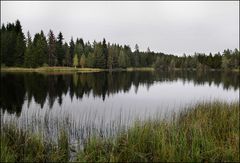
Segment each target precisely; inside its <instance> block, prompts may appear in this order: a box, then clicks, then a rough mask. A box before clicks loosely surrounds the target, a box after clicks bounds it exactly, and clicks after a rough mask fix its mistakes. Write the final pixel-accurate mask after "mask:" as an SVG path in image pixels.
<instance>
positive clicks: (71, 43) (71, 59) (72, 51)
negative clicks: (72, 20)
mask: <svg viewBox="0 0 240 163" xmlns="http://www.w3.org/2000/svg"><path fill="white" fill-rule="evenodd" d="M74 51H75V44H74V41H73V38H71V41H70V48H69V54H70V65H71V66H72V65H73V56H74Z"/></svg>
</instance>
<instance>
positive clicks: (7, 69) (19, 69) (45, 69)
mask: <svg viewBox="0 0 240 163" xmlns="http://www.w3.org/2000/svg"><path fill="white" fill-rule="evenodd" d="M100 71H104V69H99V68H74V67H39V68H22V67H3V68H1V72H100Z"/></svg>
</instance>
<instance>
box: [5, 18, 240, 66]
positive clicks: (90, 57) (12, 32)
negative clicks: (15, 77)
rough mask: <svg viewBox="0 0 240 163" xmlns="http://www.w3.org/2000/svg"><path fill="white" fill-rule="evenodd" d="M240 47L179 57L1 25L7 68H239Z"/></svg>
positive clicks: (9, 24)
mask: <svg viewBox="0 0 240 163" xmlns="http://www.w3.org/2000/svg"><path fill="white" fill-rule="evenodd" d="M239 57H240V53H239V49H237V48H236V49H233V50H230V49H226V50H224V51H223V52H222V53H220V52H218V53H216V54H212V53H210V54H204V53H195V54H192V55H188V56H187V55H185V54H184V55H183V56H176V55H173V54H164V53H160V52H153V51H151V50H150V49H149V48H148V49H147V50H146V51H140V50H139V46H138V45H137V44H136V45H135V49H134V50H132V49H131V48H130V46H128V45H119V44H111V43H107V41H106V40H105V39H103V41H100V42H96V41H94V42H93V43H90V42H89V41H87V42H84V40H83V39H82V38H77V39H76V40H73V38H71V41H70V42H69V43H67V42H64V36H63V34H62V33H61V32H59V34H57V35H55V34H54V32H53V31H52V30H50V31H49V33H48V34H47V35H46V34H45V33H44V32H43V31H40V33H36V34H35V35H34V36H33V37H32V36H31V34H30V33H29V32H28V33H27V36H25V35H24V33H23V31H22V26H21V23H20V21H19V20H17V21H16V22H15V23H7V24H6V25H4V24H3V25H2V27H1V65H2V67H3V66H7V67H27V68H36V67H42V66H68V67H81V68H86V67H88V68H102V69H116V68H127V67H154V68H156V69H164V70H169V69H174V68H182V69H238V68H239V65H240V64H239Z"/></svg>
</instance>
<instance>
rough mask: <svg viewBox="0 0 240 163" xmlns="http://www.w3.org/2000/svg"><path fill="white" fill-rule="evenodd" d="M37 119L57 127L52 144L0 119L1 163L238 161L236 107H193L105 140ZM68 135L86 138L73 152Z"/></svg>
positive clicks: (236, 104)
mask: <svg viewBox="0 0 240 163" xmlns="http://www.w3.org/2000/svg"><path fill="white" fill-rule="evenodd" d="M46 117H47V118H46ZM43 118H44V119H45V122H44V123H46V124H48V123H50V124H52V123H53V124H52V125H50V124H49V125H47V126H48V127H50V126H52V127H54V126H55V127H56V126H58V127H57V128H58V130H56V133H53V134H55V135H56V136H55V137H56V138H57V139H56V141H53V139H49V138H48V136H46V135H45V134H40V133H41V132H38V133H34V132H32V131H31V130H26V129H27V128H26V129H24V130H23V129H22V128H18V127H16V123H13V122H14V120H12V121H8V123H7V122H4V123H3V121H2V119H1V124H2V125H1V137H0V140H1V162H6V161H11V162H14V161H25V162H26V161H31V162H32V161H34V162H45V161H51V162H54V161H55V162H60V161H61V162H66V161H80V162H97V161H98V162H114V161H117V162H139V161H140V162H149V161H154V162H155V161H157V162H159V161H162V162H169V161H170V162H172V161H177V162H179V161H185V162H186V161H191V162H196V161H197V162H199V161H214V162H219V161H235V162H239V161H240V160H239V102H234V103H223V102H212V103H199V104H196V105H194V106H190V107H188V108H186V109H184V110H182V111H180V112H179V113H176V114H172V115H171V116H170V117H166V118H164V119H162V118H161V119H160V118H158V117H156V118H154V119H149V120H146V121H140V120H138V121H136V122H135V123H134V124H133V125H132V127H129V128H128V129H124V130H121V129H116V127H117V126H119V127H120V125H119V124H118V125H115V126H114V127H113V128H114V132H115V134H111V136H108V137H107V136H104V134H103V133H102V132H103V131H101V130H94V126H89V127H87V130H83V128H82V129H81V128H79V126H77V125H76V124H74V123H73V122H72V121H71V120H70V119H71V118H69V117H68V118H66V119H65V120H64V119H63V118H62V120H60V119H58V120H54V118H53V117H51V116H49V114H46V115H44V116H43ZM59 121H61V122H63V123H60V122H59ZM61 124H62V125H61ZM47 126H45V127H47ZM32 127H34V126H32ZM30 128H31V126H30ZM70 128H71V130H69V129H70ZM30 131H31V132H30ZM94 131H96V132H94ZM72 132H73V133H74V134H75V135H76V134H77V135H81V134H82V132H87V133H88V134H87V135H86V136H87V137H85V138H86V139H85V140H84V141H82V139H80V137H79V139H78V141H77V142H75V143H76V144H77V145H79V144H81V148H74V147H73V144H72V142H71V141H70V139H72V136H71V133H72ZM50 134H51V133H50ZM72 153H74V155H72ZM72 156H73V157H72Z"/></svg>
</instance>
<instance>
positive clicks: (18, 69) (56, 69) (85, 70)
mask: <svg viewBox="0 0 240 163" xmlns="http://www.w3.org/2000/svg"><path fill="white" fill-rule="evenodd" d="M174 70H177V71H179V70H193V71H196V69H180V68H175V69H174ZM103 71H110V72H111V71H155V69H154V68H153V67H128V68H116V69H100V68H78V67H77V68H75V67H57V66H56V67H38V68H24V67H1V72H54V73H55V72H57V73H71V72H79V73H89V72H103ZM209 71H222V70H221V69H210V70H209ZM229 71H232V72H240V70H239V69H230V70H229Z"/></svg>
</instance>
